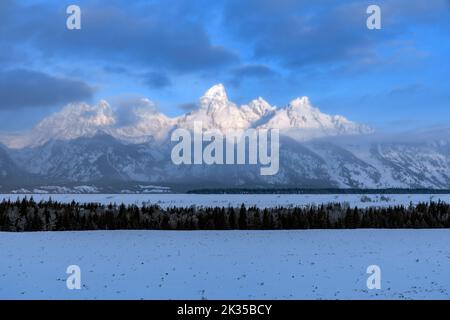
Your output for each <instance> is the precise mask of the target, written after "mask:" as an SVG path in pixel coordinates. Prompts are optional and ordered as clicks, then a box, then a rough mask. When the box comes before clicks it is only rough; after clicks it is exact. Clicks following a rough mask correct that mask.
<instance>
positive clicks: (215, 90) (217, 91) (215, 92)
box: [201, 83, 228, 102]
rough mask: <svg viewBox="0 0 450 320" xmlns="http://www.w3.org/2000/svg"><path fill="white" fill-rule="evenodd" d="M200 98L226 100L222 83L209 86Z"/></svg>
mask: <svg viewBox="0 0 450 320" xmlns="http://www.w3.org/2000/svg"><path fill="white" fill-rule="evenodd" d="M201 100H216V101H223V102H225V101H228V96H227V92H226V90H225V87H224V85H223V84H221V83H219V84H216V85H214V86H212V87H211V88H209V89H208V90H207V91H206V92H205V94H204V95H203V97H202V98H201Z"/></svg>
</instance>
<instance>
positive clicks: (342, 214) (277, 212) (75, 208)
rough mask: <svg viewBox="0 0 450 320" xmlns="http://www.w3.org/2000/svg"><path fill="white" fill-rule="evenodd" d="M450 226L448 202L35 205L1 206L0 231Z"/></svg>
mask: <svg viewBox="0 0 450 320" xmlns="http://www.w3.org/2000/svg"><path fill="white" fill-rule="evenodd" d="M355 228H450V205H449V204H448V203H445V202H442V201H438V202H433V201H432V202H424V203H419V204H417V205H413V204H410V205H409V206H403V205H398V206H390V207H367V208H358V207H350V206H349V205H348V204H345V203H329V204H322V205H308V206H301V207H275V208H264V209H261V208H258V207H248V208H247V207H246V206H245V205H242V206H241V207H238V208H234V207H195V206H193V207H170V208H161V207H159V206H157V205H144V204H143V205H142V206H136V205H124V204H120V205H116V204H109V205H102V204H98V203H83V204H81V203H76V202H72V203H60V202H55V201H52V200H51V199H50V200H48V201H41V202H35V201H34V200H33V198H30V199H27V198H24V199H22V200H20V199H17V200H16V201H10V200H3V201H2V202H1V203H0V230H1V231H67V230H141V229H144V230H280V229H355Z"/></svg>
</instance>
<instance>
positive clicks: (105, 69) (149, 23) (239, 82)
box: [0, 0, 450, 131]
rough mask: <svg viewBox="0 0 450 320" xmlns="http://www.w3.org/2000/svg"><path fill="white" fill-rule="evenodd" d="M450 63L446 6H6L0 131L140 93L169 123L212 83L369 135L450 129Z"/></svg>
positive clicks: (287, 2)
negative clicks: (77, 105) (303, 108)
mask: <svg viewBox="0 0 450 320" xmlns="http://www.w3.org/2000/svg"><path fill="white" fill-rule="evenodd" d="M70 4H76V5H79V6H80V7H81V10H82V17H81V19H82V20H81V21H82V22H81V23H82V29H81V30H73V31H69V30H67V29H66V18H67V14H66V13H65V10H66V7H67V6H68V5H70ZM369 4H377V5H379V6H380V7H381V10H382V29H381V30H368V29H367V27H366V19H367V17H368V15H367V14H366V8H367V6H368V5H369ZM449 57H450V1H449V0H428V1H423V0H422V1H420V0H409V1H406V0H389V1H343V0H340V1H334V0H327V1H324V0H315V1H301V0H297V1H294V0H226V1H225V0H215V1H210V0H209V1H203V0H197V1H196V0H172V1H168V0H164V1H139V0H137V1H119V0H109V1H97V0H89V1H75V0H72V1H61V0H58V1H56V0H55V1H39V0H37V1H25V0H24V1H13V0H2V1H1V2H0V131H19V130H23V129H28V128H30V127H31V126H33V125H34V124H36V123H37V122H38V121H39V120H40V119H42V118H43V117H45V116H46V115H48V114H50V113H52V112H55V111H56V110H59V109H60V108H61V107H62V106H64V105H65V104H67V103H69V102H72V101H85V102H88V103H95V102H97V101H98V100H100V99H106V100H107V101H109V102H110V103H111V104H112V105H113V106H119V105H121V106H122V107H123V105H124V103H123V102H124V101H133V99H136V98H138V97H147V98H149V99H151V100H153V101H155V102H156V103H157V105H158V108H159V109H160V110H161V111H162V112H164V113H166V114H167V115H170V116H175V115H179V114H182V113H184V112H186V111H187V110H189V108H191V107H192V105H193V104H194V103H195V102H196V101H197V99H198V98H199V97H200V96H201V94H202V93H203V92H204V91H205V90H206V89H207V88H209V87H210V86H212V85H214V84H216V83H223V84H224V85H225V86H226V88H227V91H228V94H229V96H230V98H231V100H233V101H235V102H237V103H245V102H247V101H249V100H251V99H252V98H255V97H257V96H262V97H264V98H265V99H266V100H267V101H269V102H270V103H271V104H274V105H277V106H283V105H285V104H287V103H288V102H289V101H290V100H292V99H293V98H295V97H297V96H303V95H307V96H309V97H310V99H311V101H312V102H313V104H314V105H316V106H317V107H319V108H320V109H321V110H322V111H324V112H327V113H331V114H342V115H344V116H346V117H348V118H350V119H351V120H354V121H358V122H363V123H367V124H369V125H372V126H374V127H375V128H377V129H379V130H391V129H396V130H397V129H411V128H416V127H426V126H436V125H438V126H439V125H448V123H449V121H450V81H449V78H450V63H449V61H448V60H449ZM125 105H126V103H125Z"/></svg>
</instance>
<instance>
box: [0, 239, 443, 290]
mask: <svg viewBox="0 0 450 320" xmlns="http://www.w3.org/2000/svg"><path fill="white" fill-rule="evenodd" d="M0 254H1V259H0V299H44V298H45V299H47V298H50V299H118V298H120V299H202V298H203V299H344V298H350V299H380V298H386V299H398V298H400V299H449V298H450V230H339V231H337V230H315V231H313V230H309V231H252V232H250V231H248V232H247V231H225V232H217V231H209V232H205V231H201V232H196V231H194V232H183V231H176V232H172V231H99V232H36V233H0ZM69 265H78V266H80V268H81V283H82V288H81V290H68V289H67V288H66V278H67V276H68V275H67V274H66V273H65V272H66V268H67V266H69ZM369 265H378V266H379V267H380V268H381V289H380V290H376V289H374V290H368V289H367V286H366V281H367V277H368V276H369V275H368V274H366V268H367V267H368V266H369Z"/></svg>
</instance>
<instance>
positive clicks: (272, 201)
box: [0, 194, 450, 208]
mask: <svg viewBox="0 0 450 320" xmlns="http://www.w3.org/2000/svg"><path fill="white" fill-rule="evenodd" d="M25 196H26V197H28V198H30V197H31V196H32V197H33V198H34V199H35V200H36V201H40V200H48V199H49V198H50V197H51V198H52V199H53V200H55V201H60V202H71V201H72V200H75V201H77V202H98V203H103V204H109V203H118V204H120V203H125V204H136V205H142V203H147V204H158V205H160V206H161V207H170V206H182V207H189V206H193V205H196V206H221V207H222V206H224V207H227V206H234V207H238V206H240V205H241V204H242V203H244V204H245V205H246V206H258V207H260V208H266V207H276V206H295V205H307V204H322V203H329V202H348V203H349V204H350V205H352V206H358V207H367V206H389V205H400V204H403V205H409V204H410V203H411V202H412V203H417V202H426V201H430V200H434V201H437V200H439V199H440V200H442V201H446V202H450V194H385V195H380V194H369V195H358V194H348V195H345V194H339V195H338V194H310V195H302V194H51V195H49V194H32V195H30V194H26V195H25V194H0V199H11V200H16V199H17V198H23V197H25Z"/></svg>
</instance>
